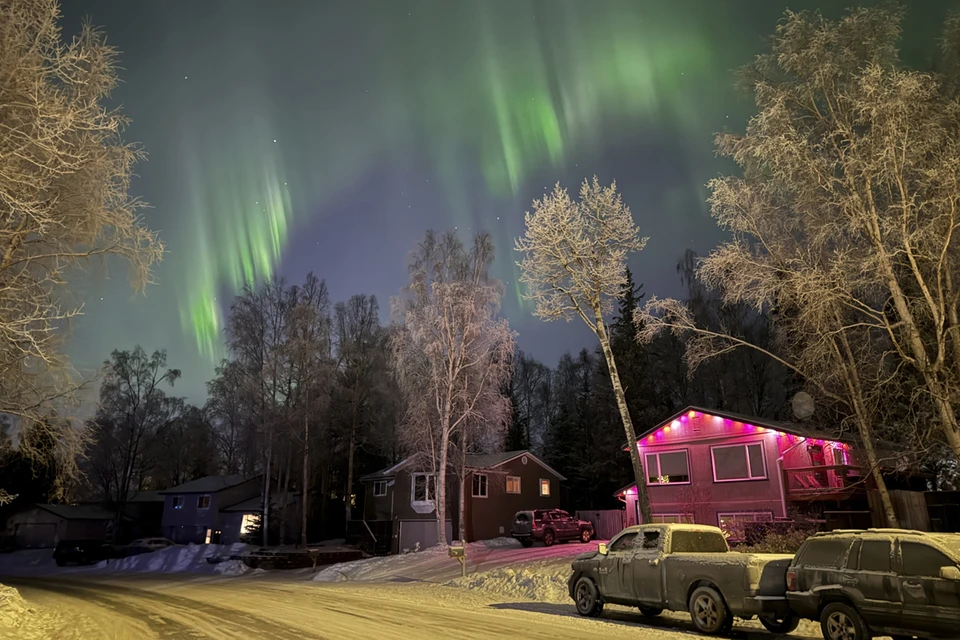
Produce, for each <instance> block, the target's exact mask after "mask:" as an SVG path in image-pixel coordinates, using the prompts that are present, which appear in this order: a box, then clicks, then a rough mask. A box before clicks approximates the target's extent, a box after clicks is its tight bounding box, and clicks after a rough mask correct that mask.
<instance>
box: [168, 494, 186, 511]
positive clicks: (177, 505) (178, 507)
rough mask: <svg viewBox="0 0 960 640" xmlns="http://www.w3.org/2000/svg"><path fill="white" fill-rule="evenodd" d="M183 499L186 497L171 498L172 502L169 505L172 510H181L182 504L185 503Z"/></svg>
mask: <svg viewBox="0 0 960 640" xmlns="http://www.w3.org/2000/svg"><path fill="white" fill-rule="evenodd" d="M185 498H186V496H173V502H172V503H171V504H172V505H173V508H174V509H176V510H177V511H180V510H182V509H183V504H184V503H185V502H186V500H185Z"/></svg>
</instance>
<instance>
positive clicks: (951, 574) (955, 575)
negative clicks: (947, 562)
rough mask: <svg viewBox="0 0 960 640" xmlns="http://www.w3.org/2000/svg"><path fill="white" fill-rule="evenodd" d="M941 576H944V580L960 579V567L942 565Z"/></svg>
mask: <svg viewBox="0 0 960 640" xmlns="http://www.w3.org/2000/svg"><path fill="white" fill-rule="evenodd" d="M940 577H941V578H943V579H944V580H957V581H960V568H957V567H940Z"/></svg>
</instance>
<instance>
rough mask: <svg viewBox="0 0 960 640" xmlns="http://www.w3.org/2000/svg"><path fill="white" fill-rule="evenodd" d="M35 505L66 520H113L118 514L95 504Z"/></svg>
mask: <svg viewBox="0 0 960 640" xmlns="http://www.w3.org/2000/svg"><path fill="white" fill-rule="evenodd" d="M35 506H36V507H39V508H40V509H43V510H44V511H49V512H50V513H52V514H53V515H55V516H57V517H58V518H63V519H64V520H113V519H114V518H115V517H116V515H117V514H116V513H114V512H113V511H110V510H109V509H105V508H104V507H100V506H97V505H93V504H82V505H75V504H36V505H35Z"/></svg>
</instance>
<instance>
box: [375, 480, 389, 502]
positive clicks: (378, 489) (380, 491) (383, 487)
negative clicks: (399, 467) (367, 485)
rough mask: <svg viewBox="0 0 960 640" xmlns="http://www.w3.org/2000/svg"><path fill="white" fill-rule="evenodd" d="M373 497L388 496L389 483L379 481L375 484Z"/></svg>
mask: <svg viewBox="0 0 960 640" xmlns="http://www.w3.org/2000/svg"><path fill="white" fill-rule="evenodd" d="M373 495H374V496H375V497H377V498H382V497H383V496H385V495H387V481H386V480H377V481H376V482H374V483H373Z"/></svg>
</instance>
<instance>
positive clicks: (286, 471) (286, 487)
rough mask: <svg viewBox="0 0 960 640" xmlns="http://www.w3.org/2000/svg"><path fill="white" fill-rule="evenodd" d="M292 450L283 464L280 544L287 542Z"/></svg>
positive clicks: (288, 452)
mask: <svg viewBox="0 0 960 640" xmlns="http://www.w3.org/2000/svg"><path fill="white" fill-rule="evenodd" d="M291 455H292V454H291V452H290V451H289V450H287V455H286V458H285V460H284V464H283V479H282V480H281V483H280V509H279V510H278V513H277V517H278V518H280V522H279V523H278V524H279V527H278V528H279V536H278V539H277V542H278V543H279V544H286V542H287V496H288V495H289V492H290V469H291V468H292V467H293V464H292V462H293V461H292V460H291V459H290V457H291Z"/></svg>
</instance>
